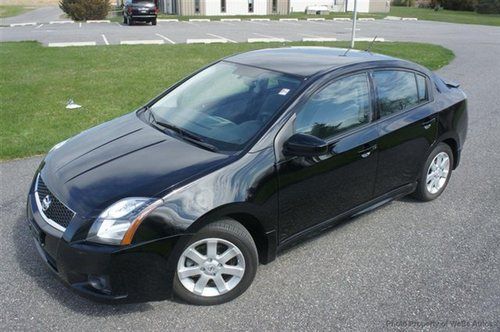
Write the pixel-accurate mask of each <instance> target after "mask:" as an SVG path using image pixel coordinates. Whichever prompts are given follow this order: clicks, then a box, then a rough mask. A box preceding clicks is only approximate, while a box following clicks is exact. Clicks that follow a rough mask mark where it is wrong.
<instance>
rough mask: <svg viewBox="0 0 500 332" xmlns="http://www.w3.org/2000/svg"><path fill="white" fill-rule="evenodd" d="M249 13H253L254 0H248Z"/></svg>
mask: <svg viewBox="0 0 500 332" xmlns="http://www.w3.org/2000/svg"><path fill="white" fill-rule="evenodd" d="M248 12H249V13H253V0H248Z"/></svg>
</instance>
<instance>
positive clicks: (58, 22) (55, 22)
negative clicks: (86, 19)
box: [49, 21, 75, 24]
mask: <svg viewBox="0 0 500 332" xmlns="http://www.w3.org/2000/svg"><path fill="white" fill-rule="evenodd" d="M73 23H75V21H50V22H49V24H73Z"/></svg>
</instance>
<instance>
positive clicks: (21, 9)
mask: <svg viewBox="0 0 500 332" xmlns="http://www.w3.org/2000/svg"><path fill="white" fill-rule="evenodd" d="M32 9H33V7H26V6H7V5H0V18H4V17H11V16H17V15H20V14H22V13H25V12H27V11H29V10H32Z"/></svg>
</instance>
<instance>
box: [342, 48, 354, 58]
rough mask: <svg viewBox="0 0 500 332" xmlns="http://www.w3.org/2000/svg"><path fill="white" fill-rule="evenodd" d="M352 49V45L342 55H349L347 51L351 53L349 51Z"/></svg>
mask: <svg viewBox="0 0 500 332" xmlns="http://www.w3.org/2000/svg"><path fill="white" fill-rule="evenodd" d="M350 50H352V48H350V47H349V48H348V49H347V50H346V51H345V53H344V54H342V55H341V56H346V55H347V53H349V51H350Z"/></svg>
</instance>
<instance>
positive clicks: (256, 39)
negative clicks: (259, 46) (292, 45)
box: [247, 38, 287, 43]
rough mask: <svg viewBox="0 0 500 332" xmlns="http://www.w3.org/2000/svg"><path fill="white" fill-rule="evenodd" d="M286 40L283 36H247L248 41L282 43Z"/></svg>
mask: <svg viewBox="0 0 500 332" xmlns="http://www.w3.org/2000/svg"><path fill="white" fill-rule="evenodd" d="M286 41H287V40H286V39H284V38H248V39H247V42H249V43H284V42H286Z"/></svg>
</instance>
